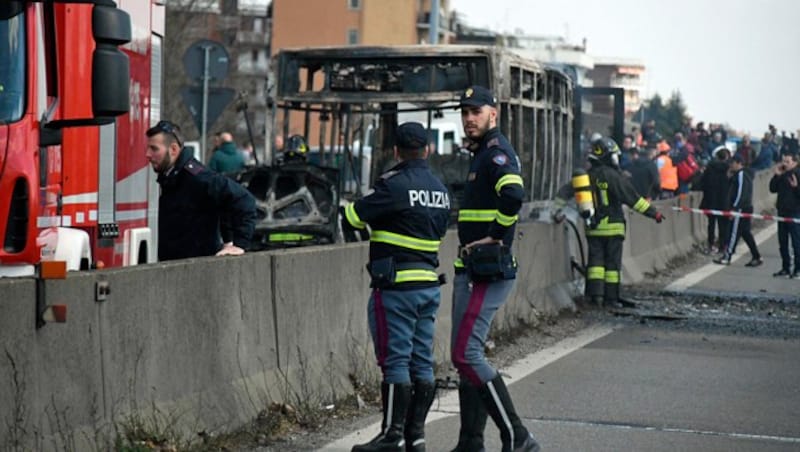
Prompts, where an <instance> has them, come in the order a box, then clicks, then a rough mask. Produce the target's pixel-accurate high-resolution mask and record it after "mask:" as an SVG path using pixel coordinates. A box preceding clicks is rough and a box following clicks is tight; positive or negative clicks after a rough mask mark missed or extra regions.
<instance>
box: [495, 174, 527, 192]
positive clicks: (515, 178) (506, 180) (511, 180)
mask: <svg viewBox="0 0 800 452" xmlns="http://www.w3.org/2000/svg"><path fill="white" fill-rule="evenodd" d="M511 184H517V185H523V184H522V176H520V175H519V174H506V175H505V176H503V177H501V178H500V179H498V180H497V183H496V184H494V191H496V192H497V193H498V194H499V193H500V190H501V189H502V188H503V187H505V186H506V185H511Z"/></svg>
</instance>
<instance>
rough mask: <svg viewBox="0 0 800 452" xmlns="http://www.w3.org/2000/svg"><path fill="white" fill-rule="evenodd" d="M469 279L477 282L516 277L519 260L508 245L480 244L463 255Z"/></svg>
mask: <svg viewBox="0 0 800 452" xmlns="http://www.w3.org/2000/svg"><path fill="white" fill-rule="evenodd" d="M462 260H463V262H464V267H465V268H466V269H467V274H468V275H469V279H470V280H471V281H475V282H492V281H502V280H507V279H514V278H516V276H517V262H516V260H515V259H514V255H513V254H511V249H510V248H509V247H508V246H506V245H500V244H489V245H479V246H476V247H474V248H472V249H470V252H469V253H468V254H465V255H464V256H463V257H462Z"/></svg>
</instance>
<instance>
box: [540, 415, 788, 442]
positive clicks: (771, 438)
mask: <svg viewBox="0 0 800 452" xmlns="http://www.w3.org/2000/svg"><path fill="white" fill-rule="evenodd" d="M526 422H531V423H544V424H547V423H550V424H572V425H582V426H589V427H603V428H614V429H619V430H642V431H647V432H665V433H685V434H689V435H702V436H717V437H722V438H735V439H752V440H759V441H774V442H779V443H791V444H800V438H798V437H794V436H776V435H759V434H756V433H736V432H715V431H712V430H694V429H688V428H679V427H655V426H651V425H635V424H621V423H615V422H592V421H581V420H575V419H553V418H548V419H526Z"/></svg>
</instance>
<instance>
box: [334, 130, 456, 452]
mask: <svg viewBox="0 0 800 452" xmlns="http://www.w3.org/2000/svg"><path fill="white" fill-rule="evenodd" d="M427 136H428V135H427V132H426V130H425V128H424V127H423V126H422V124H420V123H417V122H407V123H404V124H402V125H400V126H399V127H398V129H397V133H396V140H395V141H396V144H395V146H394V155H395V158H396V159H397V160H399V162H400V163H398V164H397V165H395V166H394V167H393V168H392V169H391V170H389V171H388V172H386V173H384V174H383V175H381V176H380V178H379V179H378V180H377V181H376V182H375V185H374V187H373V192H372V193H371V194H369V195H367V196H365V197H364V198H362V199H360V200H358V201H356V202H354V203H350V204H348V205H347V207H346V208H345V213H344V215H345V218H346V220H347V221H346V222H343V224H344V226H345V227H346V228H347V227H349V228H356V229H364V228H365V227H366V225H367V224H369V225H370V227H371V229H372V234H371V235H370V247H369V264H368V265H367V270H368V271H369V274H370V276H371V280H372V282H371V284H370V287H371V288H372V294H371V296H370V299H369V304H368V309H367V315H368V319H369V329H370V333H371V335H372V340H373V344H374V347H375V354H376V356H377V359H378V365H379V366H380V367H381V371H382V374H383V381H382V383H381V398H382V401H383V423H382V424H381V432H380V433H379V434H378V436H376V437H375V438H374V439H372V441H370V442H368V443H365V444H360V445H357V446H354V447H353V449H352V450H353V451H361V452H367V451H404V450H407V451H415V452H419V451H424V450H425V434H424V427H425V417H426V416H427V414H428V409H429V408H430V406H431V403H432V402H433V397H434V389H435V385H434V377H433V338H434V320H435V318H436V312H437V310H438V308H439V301H440V290H439V285H440V281H443V276H442V277H440V276H439V275H437V273H436V267H438V266H439V259H438V252H439V244H440V242H441V240H442V238H443V237H444V235H445V233H446V232H447V222H448V219H449V215H450V197H449V195H448V192H447V189H446V188H445V186H444V184H442V182H441V181H440V180H439V179H437V178H436V177H435V176H434V175H433V174H432V173H431V171H430V169H429V167H428V162H427V161H426V160H425V159H426V158H427V156H428V139H427Z"/></svg>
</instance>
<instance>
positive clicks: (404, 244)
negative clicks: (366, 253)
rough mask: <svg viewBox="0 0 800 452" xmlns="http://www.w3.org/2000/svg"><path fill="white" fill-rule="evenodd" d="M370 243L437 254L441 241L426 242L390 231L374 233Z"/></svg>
mask: <svg viewBox="0 0 800 452" xmlns="http://www.w3.org/2000/svg"><path fill="white" fill-rule="evenodd" d="M369 241H370V242H380V243H388V244H389V245H394V246H399V247H401V248H408V249H411V250H416V251H427V252H429V253H435V252H437V251H439V243H441V242H440V241H439V240H425V239H418V238H416V237H411V236H408V235H403V234H397V233H394V232H389V231H372V236H370V239H369Z"/></svg>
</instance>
